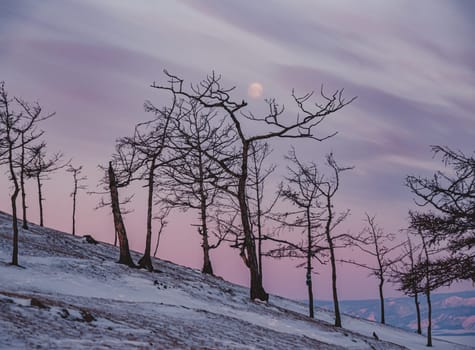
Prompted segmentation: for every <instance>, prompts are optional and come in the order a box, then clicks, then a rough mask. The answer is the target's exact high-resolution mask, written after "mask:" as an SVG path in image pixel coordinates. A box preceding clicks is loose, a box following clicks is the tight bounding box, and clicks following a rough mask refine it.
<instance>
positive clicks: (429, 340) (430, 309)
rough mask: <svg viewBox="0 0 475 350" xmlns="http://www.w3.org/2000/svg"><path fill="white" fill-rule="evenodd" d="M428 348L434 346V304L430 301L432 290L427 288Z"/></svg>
mask: <svg viewBox="0 0 475 350" xmlns="http://www.w3.org/2000/svg"><path fill="white" fill-rule="evenodd" d="M426 295H427V321H428V322H427V346H432V303H431V300H430V288H427V291H426Z"/></svg>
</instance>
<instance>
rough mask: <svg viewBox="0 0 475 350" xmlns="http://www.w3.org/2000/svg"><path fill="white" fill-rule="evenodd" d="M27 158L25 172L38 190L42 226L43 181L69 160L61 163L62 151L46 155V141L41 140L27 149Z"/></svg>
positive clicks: (41, 224)
mask: <svg viewBox="0 0 475 350" xmlns="http://www.w3.org/2000/svg"><path fill="white" fill-rule="evenodd" d="M28 159H29V160H30V161H29V162H28V164H27V165H26V166H25V174H26V177H27V178H29V179H35V182H36V187H37V191H38V208H39V211H40V226H44V215H43V201H44V200H45V198H44V196H43V181H44V180H48V179H49V177H48V175H49V174H51V173H53V172H55V171H57V170H59V169H62V168H63V167H65V166H66V165H68V164H69V162H65V163H61V161H62V159H63V154H62V153H55V154H53V155H52V156H51V157H50V158H47V156H46V143H45V142H41V143H40V144H38V145H35V146H32V147H30V148H29V149H28Z"/></svg>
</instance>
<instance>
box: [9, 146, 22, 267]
mask: <svg viewBox="0 0 475 350" xmlns="http://www.w3.org/2000/svg"><path fill="white" fill-rule="evenodd" d="M8 163H9V168H10V177H11V179H12V181H13V186H14V187H13V193H12V195H11V197H10V199H11V204H12V216H13V222H12V226H13V251H12V265H16V266H18V217H17V208H16V200H17V197H18V193H19V192H20V188H19V186H18V180H17V177H16V174H15V169H14V168H13V145H12V144H9V150H8Z"/></svg>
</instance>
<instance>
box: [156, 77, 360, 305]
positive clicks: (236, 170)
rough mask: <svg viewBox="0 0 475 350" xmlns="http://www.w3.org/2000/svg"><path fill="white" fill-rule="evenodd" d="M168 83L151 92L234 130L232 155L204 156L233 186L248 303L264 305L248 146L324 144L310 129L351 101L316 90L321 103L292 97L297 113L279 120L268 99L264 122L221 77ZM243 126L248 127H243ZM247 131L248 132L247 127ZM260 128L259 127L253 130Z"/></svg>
mask: <svg viewBox="0 0 475 350" xmlns="http://www.w3.org/2000/svg"><path fill="white" fill-rule="evenodd" d="M165 74H166V76H167V78H168V84H167V85H158V84H155V83H154V84H153V85H152V87H154V88H157V89H161V90H165V91H168V92H170V93H171V94H172V95H173V96H176V97H180V98H186V99H190V100H194V101H196V102H197V103H199V104H200V105H202V106H203V107H206V108H210V109H213V110H217V111H219V112H220V113H223V114H224V115H225V116H226V117H227V119H228V122H229V123H230V124H231V125H232V126H233V128H234V131H235V133H236V134H237V137H238V140H239V142H238V143H237V145H238V146H236V148H234V149H233V150H232V151H231V153H228V154H223V155H222V156H220V157H213V156H212V155H209V154H207V156H208V157H210V158H211V159H213V161H215V162H216V163H218V164H219V165H220V166H221V167H222V168H223V170H224V171H225V172H226V173H227V174H228V175H229V176H231V177H232V178H234V181H235V182H236V183H237V187H236V192H235V193H234V196H235V198H236V200H237V202H238V204H239V214H240V219H241V226H242V230H243V235H244V242H243V244H244V250H243V252H245V255H243V258H244V261H245V264H246V266H247V267H248V268H249V273H250V297H251V299H260V300H268V298H269V296H268V294H267V293H266V291H265V289H264V286H263V283H262V276H261V275H260V274H259V261H258V257H257V252H256V245H255V240H254V236H253V232H252V226H251V221H250V215H249V207H248V196H247V193H246V189H247V186H248V175H249V154H250V148H251V144H252V143H254V142H258V141H264V140H270V139H273V138H279V137H284V138H291V139H297V138H310V139H314V140H318V141H323V140H325V139H327V138H329V137H331V136H333V135H334V134H331V135H327V136H324V137H317V136H315V135H314V133H313V131H314V129H315V128H316V127H317V126H319V125H320V124H321V123H322V122H323V121H324V120H325V119H326V117H328V116H329V115H331V114H333V113H335V112H337V111H338V110H340V109H342V108H343V107H344V106H346V105H348V104H349V103H351V102H352V101H353V100H354V99H350V100H349V101H346V100H345V99H344V98H343V91H342V90H337V91H335V92H334V93H333V94H331V95H329V96H327V95H326V94H325V93H324V92H323V89H322V91H321V95H322V98H323V100H324V102H323V103H321V104H319V103H315V104H314V105H313V107H312V108H309V107H307V102H308V101H309V99H310V98H311V97H312V96H313V93H308V94H305V95H304V96H301V97H298V96H296V95H295V93H292V97H293V100H294V102H295V103H296V105H297V107H298V109H299V111H300V114H299V115H297V116H296V117H294V118H291V117H290V118H289V117H286V118H284V117H283V114H284V108H283V107H281V106H279V105H278V103H277V102H276V101H275V100H274V99H271V100H267V105H268V111H269V112H268V113H267V114H266V115H265V116H263V117H258V116H256V115H254V114H253V113H251V112H246V111H245V108H246V107H247V103H246V102H245V101H241V102H237V101H235V100H233V99H232V97H231V93H232V91H233V89H234V88H225V87H223V86H222V85H221V77H220V76H218V75H216V74H215V73H212V74H210V75H208V76H207V77H206V79H204V80H202V81H201V82H200V83H198V84H196V85H191V86H190V87H189V88H185V87H184V84H183V83H184V81H183V80H182V79H181V78H179V77H178V76H175V75H172V74H170V73H168V72H166V71H165ZM244 123H246V125H247V127H244ZM262 125H264V126H265V127H266V129H267V130H266V131H264V132H258V133H256V134H254V135H249V134H248V131H247V130H249V129H251V130H259V129H260V130H262ZM249 126H250V127H249ZM258 126H259V127H258ZM236 156H238V158H239V160H240V162H239V165H237V166H236V164H235V162H232V163H231V164H230V162H229V160H230V159H233V160H234V159H236Z"/></svg>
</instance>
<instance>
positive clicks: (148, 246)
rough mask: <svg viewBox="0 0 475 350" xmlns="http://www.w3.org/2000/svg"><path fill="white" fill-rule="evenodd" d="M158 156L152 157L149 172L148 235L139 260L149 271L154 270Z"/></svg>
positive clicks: (141, 266) (140, 264)
mask: <svg viewBox="0 0 475 350" xmlns="http://www.w3.org/2000/svg"><path fill="white" fill-rule="evenodd" d="M155 161H156V158H152V161H151V164H150V170H149V173H148V200H147V236H146V239H145V251H144V253H143V256H142V257H141V258H140V260H139V267H140V268H145V269H147V270H148V271H153V264H152V258H151V256H150V252H151V250H152V211H153V185H154V172H155Z"/></svg>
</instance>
